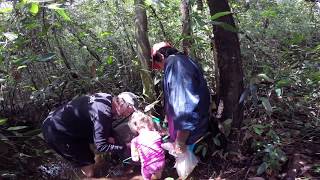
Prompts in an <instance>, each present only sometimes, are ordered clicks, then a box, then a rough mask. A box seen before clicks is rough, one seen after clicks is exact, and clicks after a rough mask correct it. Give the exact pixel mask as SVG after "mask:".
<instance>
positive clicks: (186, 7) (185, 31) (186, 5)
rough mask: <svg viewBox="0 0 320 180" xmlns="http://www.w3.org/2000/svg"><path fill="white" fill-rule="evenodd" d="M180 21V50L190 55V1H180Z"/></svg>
mask: <svg viewBox="0 0 320 180" xmlns="http://www.w3.org/2000/svg"><path fill="white" fill-rule="evenodd" d="M180 11H181V18H182V19H181V21H182V37H183V39H182V48H183V51H184V53H185V54H189V53H191V44H192V43H191V38H190V37H191V31H192V30H191V21H190V12H189V11H190V1H189V0H181V6H180Z"/></svg>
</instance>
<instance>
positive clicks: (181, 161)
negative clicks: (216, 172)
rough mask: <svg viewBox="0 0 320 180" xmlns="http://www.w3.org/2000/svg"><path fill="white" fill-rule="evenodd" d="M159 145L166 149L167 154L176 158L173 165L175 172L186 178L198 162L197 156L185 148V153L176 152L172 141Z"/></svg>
mask: <svg viewBox="0 0 320 180" xmlns="http://www.w3.org/2000/svg"><path fill="white" fill-rule="evenodd" d="M161 147H162V148H163V149H165V150H168V151H169V154H171V155H173V156H174V157H175V158H176V163H175V165H174V167H175V168H176V169H177V173H178V175H179V177H180V178H182V179H186V178H187V177H188V176H189V174H190V173H191V172H192V171H193V169H194V168H195V167H196V166H197V164H198V162H199V161H198V159H197V157H196V156H195V155H194V154H193V152H192V151H190V150H189V149H187V151H186V152H185V153H181V154H176V153H175V151H174V145H173V144H172V143H163V144H162V145H161Z"/></svg>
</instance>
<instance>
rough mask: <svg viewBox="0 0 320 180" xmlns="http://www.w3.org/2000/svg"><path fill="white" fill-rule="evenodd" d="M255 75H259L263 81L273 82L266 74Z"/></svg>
mask: <svg viewBox="0 0 320 180" xmlns="http://www.w3.org/2000/svg"><path fill="white" fill-rule="evenodd" d="M257 76H258V77H260V78H261V79H263V80H265V81H268V82H271V83H273V82H274V80H273V79H271V78H269V77H268V76H267V75H266V74H258V75H257Z"/></svg>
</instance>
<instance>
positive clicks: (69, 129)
mask: <svg viewBox="0 0 320 180" xmlns="http://www.w3.org/2000/svg"><path fill="white" fill-rule="evenodd" d="M136 97H137V96H136V95H134V94H133V93H130V92H123V93H120V94H119V95H118V96H114V97H112V96H111V95H110V94H106V93H95V94H92V95H85V96H81V97H77V98H75V99H73V100H71V101H69V102H68V103H66V104H64V105H62V106H60V107H58V108H57V109H56V110H54V111H52V112H50V113H49V115H48V117H47V118H46V119H45V120H44V122H43V125H42V133H43V137H44V139H45V141H46V142H47V144H48V145H49V147H51V148H52V149H53V150H55V151H56V152H57V153H58V154H59V155H61V156H62V157H63V158H64V159H66V160H67V161H69V162H71V164H72V165H73V166H74V167H78V168H80V169H81V171H82V172H83V174H84V175H86V176H87V177H93V176H94V171H95V168H94V167H95V163H96V162H95V154H94V152H93V149H92V148H91V144H94V145H95V147H96V150H97V151H99V152H114V153H122V152H123V150H124V148H125V146H122V145H120V144H115V142H116V141H115V139H114V136H113V129H112V122H113V120H114V119H117V118H124V117H129V116H130V115H131V114H132V113H133V112H134V111H135V108H134V105H135V103H136V101H135V100H136Z"/></svg>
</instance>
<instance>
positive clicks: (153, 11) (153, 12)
mask: <svg viewBox="0 0 320 180" xmlns="http://www.w3.org/2000/svg"><path fill="white" fill-rule="evenodd" d="M149 8H150V9H151V11H152V14H153V15H154V17H155V18H156V19H157V20H158V22H159V27H160V29H161V33H162V35H163V38H164V39H165V40H166V41H168V37H167V35H166V31H165V30H164V26H163V23H162V22H161V20H160V18H159V16H158V15H157V13H156V10H155V9H154V8H153V7H152V6H149Z"/></svg>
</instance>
